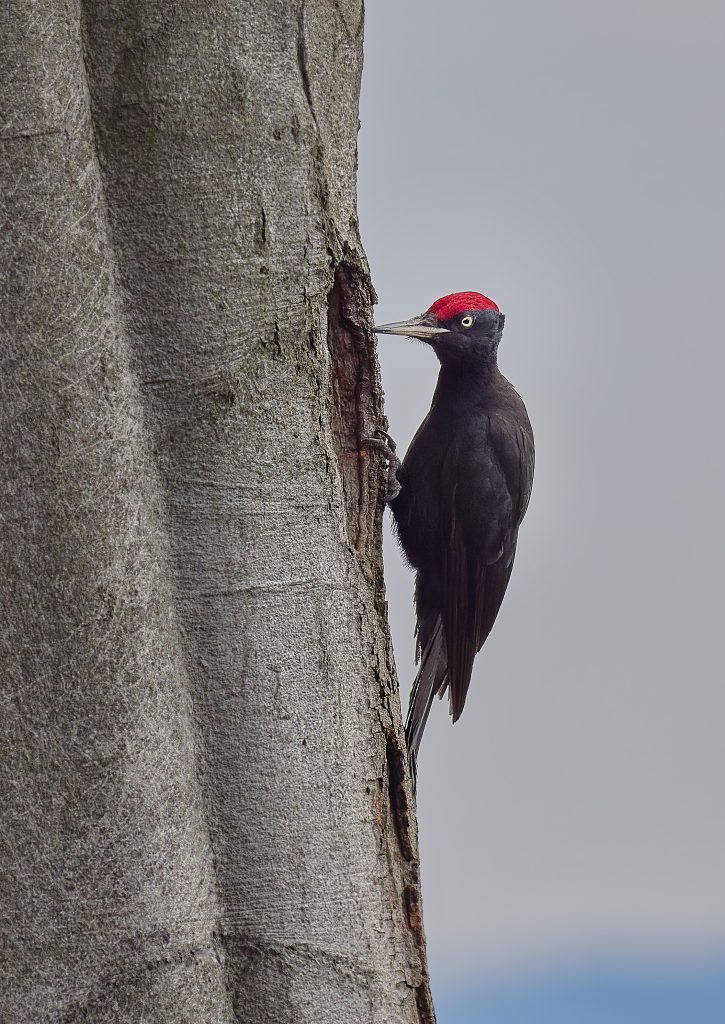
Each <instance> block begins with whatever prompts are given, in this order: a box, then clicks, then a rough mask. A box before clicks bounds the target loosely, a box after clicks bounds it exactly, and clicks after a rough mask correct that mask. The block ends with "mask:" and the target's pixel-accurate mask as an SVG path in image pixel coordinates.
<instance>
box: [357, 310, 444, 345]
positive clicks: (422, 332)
mask: <svg viewBox="0 0 725 1024" xmlns="http://www.w3.org/2000/svg"><path fill="white" fill-rule="evenodd" d="M374 330H375V333H376V334H402V335H403V336H404V337H406V338H421V340H423V341H428V340H429V339H430V338H434V337H435V336H436V335H437V334H447V333H448V332H447V331H446V329H445V327H441V325H440V324H439V323H438V320H437V319H436V318H435V317H434V316H433V315H432V314H431V313H423V315H422V316H414V317H412V318H411V319H410V320H401V321H400V323H397V324H381V325H380V326H379V327H375V328H374Z"/></svg>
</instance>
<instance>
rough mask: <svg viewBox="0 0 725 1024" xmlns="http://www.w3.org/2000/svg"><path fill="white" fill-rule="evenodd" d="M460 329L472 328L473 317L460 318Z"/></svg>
mask: <svg viewBox="0 0 725 1024" xmlns="http://www.w3.org/2000/svg"><path fill="white" fill-rule="evenodd" d="M461 327H473V317H472V316H462V317H461Z"/></svg>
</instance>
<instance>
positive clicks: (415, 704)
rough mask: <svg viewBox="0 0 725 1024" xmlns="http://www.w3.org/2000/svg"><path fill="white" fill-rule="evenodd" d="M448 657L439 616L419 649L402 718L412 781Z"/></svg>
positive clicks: (441, 688) (444, 679)
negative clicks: (404, 719) (404, 716)
mask: <svg viewBox="0 0 725 1024" xmlns="http://www.w3.org/2000/svg"><path fill="white" fill-rule="evenodd" d="M447 671H448V658H447V654H446V638H445V633H444V631H443V622H442V621H441V618H440V616H438V617H437V619H436V624H435V626H434V628H433V631H432V632H431V634H430V636H429V638H428V640H427V642H426V644H425V646H424V647H423V649H422V651H421V656H420V668H419V669H418V674H417V675H416V677H415V681H414V682H413V689H412V691H411V694H410V704H409V705H408V717H407V719H406V722H405V739H406V742H407V744H408V760H409V762H410V773H411V775H412V776H413V783H415V778H416V762H417V758H418V749H419V748H420V741H421V739H422V738H423V730H424V729H425V723H426V722H427V720H428V714H429V712H430V709H431V704H432V703H433V698H434V697H435V695H436V694H437V693H439V692H441V691H442V690H443V689H444V688H445V684H446V673H447Z"/></svg>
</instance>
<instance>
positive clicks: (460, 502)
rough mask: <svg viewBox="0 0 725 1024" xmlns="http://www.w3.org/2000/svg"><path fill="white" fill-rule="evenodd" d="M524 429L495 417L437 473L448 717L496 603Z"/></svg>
mask: <svg viewBox="0 0 725 1024" xmlns="http://www.w3.org/2000/svg"><path fill="white" fill-rule="evenodd" d="M529 438H530V430H529V431H528V432H527V431H526V429H525V425H524V427H522V426H521V425H520V424H518V423H516V422H511V421H510V420H506V419H503V418H500V417H497V416H495V415H494V416H490V417H487V418H486V421H485V428H484V429H479V430H476V431H475V433H473V434H472V435H469V436H468V437H467V438H466V439H465V440H464V442H463V443H462V445H461V446H460V447H459V448H458V449H457V450H453V451H451V453H450V455H449V459H448V460H447V464H446V466H445V467H444V481H443V483H444V490H443V493H444V494H446V495H447V500H446V502H445V508H444V519H445V524H444V528H445V531H446V533H445V536H446V540H445V542H444V544H443V558H442V565H441V577H442V579H441V582H442V587H441V619H442V621H443V627H444V631H445V642H446V653H447V661H448V673H447V682H448V686H449V696H450V706H451V715H452V716H453V720H454V722H455V721H456V720H457V719H458V718H459V717H460V715H461V712H462V711H463V706H464V704H465V701H466V694H467V692H468V686H469V684H470V681H471V672H472V669H473V661H474V658H475V657H476V654H477V653H478V651H479V650H480V649H481V647H482V646H483V644H484V642H485V640H486V637H487V636H488V634H489V633H490V632H491V628H492V627H493V624H494V622H495V620H496V616H497V615H498V611H499V608H500V607H501V602H502V601H503V597H504V594H505V593H506V588H507V586H508V582H509V578H510V576H511V569H512V567H513V560H514V554H515V551H516V538H517V535H518V527H519V524H520V522H521V519H522V518H523V515H524V512H525V511H526V505H527V504H528V499H529V494H530V491H531V481H532V478H533V441H531V442H530V440H529Z"/></svg>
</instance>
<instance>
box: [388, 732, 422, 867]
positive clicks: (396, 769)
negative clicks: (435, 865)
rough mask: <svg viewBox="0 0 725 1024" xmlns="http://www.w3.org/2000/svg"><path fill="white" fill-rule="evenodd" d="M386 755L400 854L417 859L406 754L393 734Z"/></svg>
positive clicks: (389, 794) (389, 738) (391, 805)
mask: <svg viewBox="0 0 725 1024" xmlns="http://www.w3.org/2000/svg"><path fill="white" fill-rule="evenodd" d="M385 753H386V760H387V765H388V799H389V800H390V808H391V810H392V812H393V823H394V825H395V833H396V835H397V837H398V842H399V844H400V852H401V853H402V855H403V857H404V858H405V860H406V861H411V860H414V859H415V851H414V849H413V845H412V843H411V837H410V814H409V804H408V790H407V788H406V785H405V753H404V751H402V750H401V749H400V744H399V743H398V742H397V738H396V737H395V736H394V735H393V733H392V732H389V733H388V735H387V737H386V741H385Z"/></svg>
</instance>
